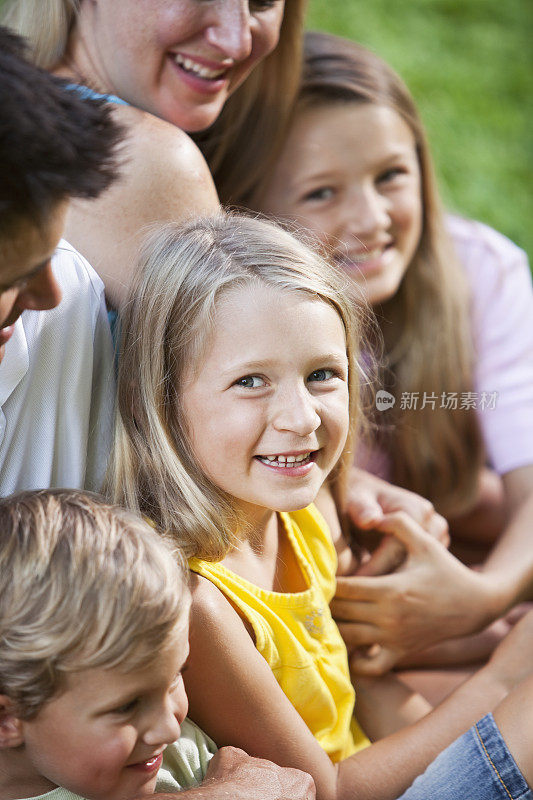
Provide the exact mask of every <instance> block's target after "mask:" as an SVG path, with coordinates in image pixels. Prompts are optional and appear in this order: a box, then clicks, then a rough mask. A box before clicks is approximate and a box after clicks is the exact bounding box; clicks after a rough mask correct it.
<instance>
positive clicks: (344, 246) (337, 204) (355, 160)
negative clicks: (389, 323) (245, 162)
mask: <svg viewBox="0 0 533 800" xmlns="http://www.w3.org/2000/svg"><path fill="white" fill-rule="evenodd" d="M255 205H256V207H257V208H258V209H259V210H261V211H263V212H265V213H268V214H274V215H277V216H284V217H291V218H293V219H296V220H297V221H298V222H299V223H301V224H302V225H304V226H305V227H306V228H309V229H310V230H312V231H313V233H315V234H316V235H317V236H318V238H319V239H320V240H321V241H322V242H324V243H325V244H327V245H328V246H329V247H330V248H331V249H332V251H333V254H334V256H335V259H336V260H337V262H338V264H339V265H340V266H341V267H342V268H343V269H344V271H345V272H346V273H347V274H348V276H349V277H350V278H351V279H352V280H353V281H354V282H355V283H357V284H358V285H360V287H361V289H362V291H363V292H364V294H365V296H366V298H367V300H368V301H369V302H370V303H373V304H376V303H382V302H384V301H386V300H388V299H390V298H391V297H393V296H394V294H396V292H397V291H398V288H399V286H400V284H401V282H402V279H403V276H404V275H405V272H406V270H407V268H408V267H409V264H410V263H411V260H412V258H413V256H414V254H415V252H416V249H417V247H418V243H419V241H420V236H421V232H422V190H421V176H420V167H419V162H418V156H417V151H416V142H415V138H414V135H413V132H412V131H411V129H410V128H409V126H408V125H407V123H406V122H404V120H403V119H402V118H401V117H400V116H399V114H397V113H396V111H394V110H393V109H392V108H388V107H386V106H380V105H374V104H370V103H355V102H353V103H352V102H346V103H334V104H326V105H320V106H318V107H312V108H307V109H304V110H302V111H301V112H300V113H299V114H298V115H297V117H296V120H295V122H294V125H293V127H292V130H291V131H290V133H289V136H288V138H287V141H286V143H285V147H284V149H283V152H282V153H281V157H280V159H279V161H278V163H277V165H276V168H275V170H274V171H273V173H272V176H271V178H270V180H269V183H268V186H267V187H266V190H265V192H264V193H263V194H262V195H261V197H260V198H259V200H258V202H257V203H256V204H255Z"/></svg>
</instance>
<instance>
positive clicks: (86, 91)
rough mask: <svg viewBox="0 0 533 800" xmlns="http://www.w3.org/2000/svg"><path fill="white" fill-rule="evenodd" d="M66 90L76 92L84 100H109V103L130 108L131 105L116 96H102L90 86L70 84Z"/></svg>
mask: <svg viewBox="0 0 533 800" xmlns="http://www.w3.org/2000/svg"><path fill="white" fill-rule="evenodd" d="M65 89H68V90H69V91H71V92H76V94H79V95H80V97H81V98H82V99H83V100H87V99H91V100H107V101H108V103H115V104H116V105H119V106H129V103H127V102H126V101H125V100H123V99H122V98H121V97H117V95H116V94H100V93H99V92H95V91H94V89H90V88H89V87H88V86H83V85H82V84H81V83H68V84H67V85H66V86H65Z"/></svg>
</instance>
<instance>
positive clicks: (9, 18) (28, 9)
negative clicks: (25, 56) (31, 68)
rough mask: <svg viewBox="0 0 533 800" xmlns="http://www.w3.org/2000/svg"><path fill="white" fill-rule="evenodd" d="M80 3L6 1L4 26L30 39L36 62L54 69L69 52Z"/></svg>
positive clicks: (66, 0)
mask: <svg viewBox="0 0 533 800" xmlns="http://www.w3.org/2000/svg"><path fill="white" fill-rule="evenodd" d="M79 5H80V0H39V2H38V3H36V2H35V0H6V2H5V6H4V10H3V12H2V14H1V16H0V19H1V21H2V24H4V25H8V26H9V27H10V28H13V30H14V31H16V32H17V33H19V34H20V35H21V36H24V37H25V38H26V39H27V40H28V44H29V47H30V53H31V56H32V59H33V62H34V63H35V64H37V66H38V67H42V68H43V69H52V68H53V67H55V65H56V64H57V63H58V61H60V60H61V59H62V58H63V56H64V54H65V51H66V49H67V41H68V37H69V33H70V30H71V28H72V26H73V24H74V21H75V19H76V13H77V10H78V8H79Z"/></svg>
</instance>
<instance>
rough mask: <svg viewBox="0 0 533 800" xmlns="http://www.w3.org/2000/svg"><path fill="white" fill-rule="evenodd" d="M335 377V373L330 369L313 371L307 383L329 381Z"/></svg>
mask: <svg viewBox="0 0 533 800" xmlns="http://www.w3.org/2000/svg"><path fill="white" fill-rule="evenodd" d="M334 377H335V373H334V371H333V370H332V369H315V371H314V372H312V373H311V374H310V375H309V377H308V379H307V380H308V381H329V380H331V378H334Z"/></svg>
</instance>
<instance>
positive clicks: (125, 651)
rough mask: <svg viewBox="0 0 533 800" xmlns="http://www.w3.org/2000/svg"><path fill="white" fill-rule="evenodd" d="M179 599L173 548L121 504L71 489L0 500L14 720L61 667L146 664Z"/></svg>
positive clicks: (165, 636) (176, 625) (176, 621)
mask: <svg viewBox="0 0 533 800" xmlns="http://www.w3.org/2000/svg"><path fill="white" fill-rule="evenodd" d="M189 604H190V597H189V590H188V588H187V585H186V579H185V573H184V570H183V567H182V564H181V563H180V558H179V556H178V555H177V554H176V553H174V551H173V550H172V548H171V547H170V546H169V544H168V543H167V542H165V540H164V539H162V538H161V537H160V536H158V535H157V534H156V533H155V531H154V530H153V529H152V528H151V527H150V526H149V525H148V524H147V523H146V522H144V521H143V520H141V519H139V518H138V517H136V516H135V515H133V514H131V513H130V512H128V511H125V510H123V509H120V508H117V507H114V506H111V505H108V504H107V503H105V502H104V501H103V500H101V499H100V498H98V497H97V496H96V495H90V494H87V493H83V492H79V491H74V490H50V491H39V492H22V493H20V494H18V495H15V496H13V497H10V498H6V499H4V500H0V693H1V694H5V695H7V696H8V697H9V698H10V700H11V701H12V702H13V703H14V704H15V709H16V713H17V716H19V717H20V718H21V719H30V718H31V717H33V716H35V714H37V712H38V711H39V710H40V709H41V707H42V706H43V705H44V704H45V703H46V702H47V700H49V699H50V698H51V697H53V696H54V695H55V694H57V692H59V691H60V690H61V687H62V679H63V678H64V676H65V675H66V673H71V672H78V671H80V670H83V669H89V668H95V667H98V668H104V669H109V668H118V669H119V670H121V671H124V672H129V671H130V670H134V669H139V668H144V667H146V666H149V665H150V664H151V663H152V662H153V661H155V659H156V658H157V657H158V655H159V654H160V653H161V651H162V650H164V649H165V648H166V647H168V646H169V645H170V644H171V643H172V642H174V641H175V636H176V635H179V634H180V633H181V634H182V635H186V621H187V617H188V610H189Z"/></svg>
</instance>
